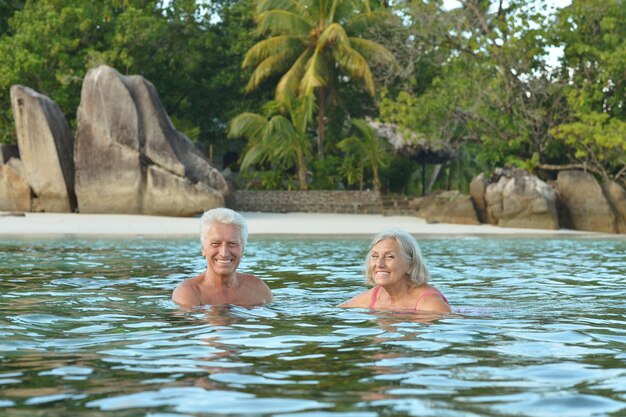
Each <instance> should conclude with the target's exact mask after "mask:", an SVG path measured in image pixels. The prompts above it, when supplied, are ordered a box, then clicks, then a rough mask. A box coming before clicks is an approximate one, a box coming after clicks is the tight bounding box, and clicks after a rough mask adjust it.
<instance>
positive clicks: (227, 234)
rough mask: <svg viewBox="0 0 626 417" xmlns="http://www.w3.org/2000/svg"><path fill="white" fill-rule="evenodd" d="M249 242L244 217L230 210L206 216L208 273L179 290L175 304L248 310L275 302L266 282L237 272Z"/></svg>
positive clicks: (204, 240) (203, 231) (204, 243)
mask: <svg viewBox="0 0 626 417" xmlns="http://www.w3.org/2000/svg"><path fill="white" fill-rule="evenodd" d="M247 240H248V226H247V224H246V221H245V219H244V218H243V216H242V215H241V214H239V213H237V212H235V211H233V210H230V209H227V208H216V209H212V210H209V211H207V212H205V213H204V215H203V216H202V219H201V233H200V241H201V243H202V256H204V257H205V259H206V262H207V269H206V271H205V272H203V273H202V274H200V275H198V276H197V277H195V278H190V279H188V280H186V281H183V282H182V283H181V284H180V285H179V286H178V287H176V289H175V290H174V292H173V293H172V300H174V301H175V302H176V303H177V304H179V305H181V306H184V307H194V306H198V305H205V304H236V305H240V306H246V307H247V306H255V305H261V304H265V303H270V302H272V301H273V300H274V298H273V296H272V292H271V290H270V289H269V287H268V286H267V285H266V284H265V283H264V282H263V281H261V280H260V279H259V278H257V277H256V276H254V275H251V274H243V273H241V272H237V267H238V266H239V262H240V261H241V256H242V255H243V252H244V248H245V246H246V243H247Z"/></svg>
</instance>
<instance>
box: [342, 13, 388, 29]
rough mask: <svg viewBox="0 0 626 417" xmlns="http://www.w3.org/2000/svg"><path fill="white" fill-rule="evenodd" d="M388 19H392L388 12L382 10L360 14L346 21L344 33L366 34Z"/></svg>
mask: <svg viewBox="0 0 626 417" xmlns="http://www.w3.org/2000/svg"><path fill="white" fill-rule="evenodd" d="M390 18H393V16H390V14H389V12H386V11H384V10H377V11H374V12H369V13H361V14H358V15H356V16H352V17H351V18H350V19H348V20H347V21H346V23H345V24H344V25H343V27H344V28H345V29H346V32H348V33H350V34H354V35H359V34H364V33H367V32H368V31H370V30H371V29H372V28H373V27H375V26H378V25H381V24H383V23H385V22H386V21H388V20H389V19H390Z"/></svg>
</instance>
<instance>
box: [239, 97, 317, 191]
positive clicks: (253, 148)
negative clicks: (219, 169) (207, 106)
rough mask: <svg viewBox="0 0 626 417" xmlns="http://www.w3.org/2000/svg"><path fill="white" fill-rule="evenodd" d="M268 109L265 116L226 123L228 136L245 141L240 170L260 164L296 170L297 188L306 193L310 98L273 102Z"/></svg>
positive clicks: (248, 116) (245, 116) (251, 115)
mask: <svg viewBox="0 0 626 417" xmlns="http://www.w3.org/2000/svg"><path fill="white" fill-rule="evenodd" d="M268 109H269V111H268V113H269V114H268V115H267V116H262V115H259V114H256V113H241V114H239V115H238V116H236V117H235V118H234V119H233V120H231V122H230V124H229V129H228V136H229V137H231V138H238V137H244V138H246V139H248V145H247V148H246V150H245V154H244V156H243V158H242V161H241V170H242V171H244V170H246V169H247V168H249V167H251V166H253V165H255V164H263V163H269V164H271V165H273V166H278V167H280V168H282V169H288V168H291V167H296V171H297V177H298V183H299V186H300V189H301V190H306V189H307V188H308V184H307V159H309V158H310V157H311V154H312V146H311V141H310V138H309V136H308V135H307V125H308V123H309V121H310V120H311V118H312V115H313V110H314V100H313V96H311V95H309V96H305V97H302V98H300V99H296V100H295V101H294V102H287V103H281V102H273V103H270V105H269V106H268Z"/></svg>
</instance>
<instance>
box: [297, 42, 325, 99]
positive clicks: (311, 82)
mask: <svg viewBox="0 0 626 417" xmlns="http://www.w3.org/2000/svg"><path fill="white" fill-rule="evenodd" d="M329 75H330V71H329V69H328V65H327V63H326V60H325V59H324V55H323V54H322V53H321V52H320V51H319V50H316V51H315V52H314V53H313V56H311V58H310V59H309V60H308V61H307V64H306V71H305V73H304V76H303V77H302V80H301V81H300V94H301V95H309V94H312V93H313V92H314V91H315V89H316V88H318V87H323V86H325V85H327V84H328V80H329Z"/></svg>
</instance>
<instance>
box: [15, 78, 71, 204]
mask: <svg viewBox="0 0 626 417" xmlns="http://www.w3.org/2000/svg"><path fill="white" fill-rule="evenodd" d="M11 107H12V109H13V117H14V119H15V127H16V132H17V145H18V147H19V154H20V158H21V160H22V163H23V164H24V172H25V174H26V178H27V180H28V184H29V185H30V188H32V190H33V192H34V194H35V195H36V196H37V200H38V202H39V204H40V206H41V210H43V211H46V212H61V213H68V212H73V211H75V210H76V197H75V194H74V159H73V151H72V149H73V146H74V143H73V139H72V134H71V131H70V127H69V124H68V123H67V120H66V119H65V116H64V115H63V113H62V112H61V109H60V108H59V106H58V105H57V104H56V103H55V102H54V101H52V100H51V99H50V98H48V97H46V96H44V95H42V94H39V93H37V92H36V91H34V90H32V89H31V88H28V87H24V86H21V85H13V86H12V87H11Z"/></svg>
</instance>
